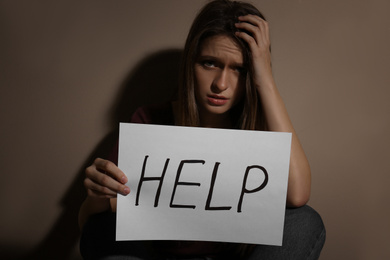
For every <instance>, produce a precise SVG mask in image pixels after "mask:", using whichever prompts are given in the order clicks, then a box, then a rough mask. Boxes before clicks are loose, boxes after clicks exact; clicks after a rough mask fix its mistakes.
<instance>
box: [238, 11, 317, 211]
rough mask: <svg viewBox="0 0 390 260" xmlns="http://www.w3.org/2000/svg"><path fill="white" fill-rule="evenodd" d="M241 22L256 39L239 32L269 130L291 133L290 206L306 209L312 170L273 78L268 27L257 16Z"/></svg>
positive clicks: (244, 17)
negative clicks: (249, 60)
mask: <svg viewBox="0 0 390 260" xmlns="http://www.w3.org/2000/svg"><path fill="white" fill-rule="evenodd" d="M239 21H240V23H237V24H236V27H237V28H239V29H244V30H246V31H248V32H250V33H251V34H252V35H253V36H250V35H249V34H247V33H245V32H237V36H239V37H241V38H242V39H243V40H244V41H246V42H247V43H248V45H249V47H250V49H251V52H252V58H253V66H254V75H253V76H254V83H255V85H256V88H257V90H258V94H259V96H260V99H261V102H262V105H263V110H264V114H265V117H266V122H267V127H268V130H270V131H278V132H290V133H292V143H291V156H290V171H289V179H288V190H287V206H289V207H300V206H303V205H305V204H306V203H307V201H308V200H309V197H310V186H311V173H310V166H309V162H308V160H307V158H306V155H305V153H304V151H303V148H302V146H301V144H300V142H299V139H298V137H297V135H296V133H295V130H294V127H293V125H292V123H291V120H290V117H289V116H288V113H287V110H286V107H285V105H284V102H283V100H282V98H281V96H280V94H279V91H278V89H277V87H276V84H275V81H274V78H273V76H272V69H271V53H270V37H269V27H268V23H267V22H266V21H264V20H263V19H261V18H260V17H258V16H256V15H246V16H242V17H239Z"/></svg>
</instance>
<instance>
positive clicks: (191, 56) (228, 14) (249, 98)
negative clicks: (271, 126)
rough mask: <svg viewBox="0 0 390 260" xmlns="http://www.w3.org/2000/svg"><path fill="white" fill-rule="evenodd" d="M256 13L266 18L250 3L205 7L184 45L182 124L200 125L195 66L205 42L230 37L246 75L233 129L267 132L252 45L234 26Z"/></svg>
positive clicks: (225, 2)
mask: <svg viewBox="0 0 390 260" xmlns="http://www.w3.org/2000/svg"><path fill="white" fill-rule="evenodd" d="M247 14H254V15H257V16H260V17H261V18H263V19H265V18H264V16H263V15H262V14H261V12H260V11H259V10H257V8H256V7H254V6H253V5H251V4H249V3H243V2H238V1H228V0H216V1H212V2H210V3H208V4H206V5H205V6H204V7H203V8H202V9H201V10H200V12H199V13H198V15H197V17H196V18H195V20H194V22H193V24H192V26H191V29H190V31H189V34H188V37H187V41H186V44H185V48H184V52H183V58H182V66H181V73H180V78H179V93H178V101H179V111H180V112H179V118H178V120H179V122H178V124H179V125H183V126H199V125H200V119H199V111H198V106H197V103H196V98H195V75H194V64H195V61H196V59H197V57H198V55H199V52H200V46H201V44H202V42H203V41H204V40H205V39H206V38H208V37H211V36H215V35H226V36H228V37H231V38H232V39H233V40H234V41H235V42H236V43H237V45H238V46H239V47H240V48H241V50H242V54H243V59H244V67H245V69H246V75H245V92H244V93H245V94H244V97H243V99H242V100H241V101H240V102H239V103H238V104H236V105H235V107H234V108H233V109H232V110H231V111H230V115H231V118H232V123H233V126H234V127H235V128H237V129H246V130H255V129H257V130H265V128H266V125H265V119H264V116H263V111H262V106H261V101H260V98H259V96H258V94H257V91H256V88H255V86H254V84H253V76H252V75H253V65H252V60H251V55H252V54H251V52H250V49H249V46H248V45H247V43H246V42H244V41H243V40H242V39H240V38H238V37H237V36H236V35H235V32H236V31H238V29H237V28H236V27H235V25H234V24H235V23H236V22H237V21H238V17H239V16H243V15H247Z"/></svg>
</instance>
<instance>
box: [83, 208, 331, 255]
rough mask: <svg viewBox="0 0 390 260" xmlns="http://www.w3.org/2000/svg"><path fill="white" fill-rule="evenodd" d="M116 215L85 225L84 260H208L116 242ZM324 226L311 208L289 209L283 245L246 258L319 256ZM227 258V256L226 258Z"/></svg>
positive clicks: (148, 245)
mask: <svg viewBox="0 0 390 260" xmlns="http://www.w3.org/2000/svg"><path fill="white" fill-rule="evenodd" d="M115 223H116V215H115V214H114V213H110V212H106V213H101V214H97V215H95V216H92V217H91V218H90V220H89V221H88V222H87V223H86V224H85V226H84V228H83V232H82V236H81V240H80V251H81V254H82V256H83V258H84V259H85V260H89V259H94V260H95V259H99V260H157V259H163V260H176V259H180V260H200V259H203V260H206V259H211V258H207V257H192V258H183V257H174V258H172V257H163V256H161V255H158V254H157V253H156V252H155V250H154V248H153V247H152V243H151V242H144V241H115ZM325 237H326V232H325V227H324V224H323V222H322V219H321V217H320V215H319V214H318V213H317V212H316V211H315V210H314V209H312V208H311V207H309V206H303V207H300V208H294V209H286V216H285V224H284V233H283V245H282V246H267V245H257V246H256V247H255V248H254V250H253V251H252V253H251V254H250V255H249V257H247V258H246V260H258V259H266V260H268V259H272V260H279V259H280V260H281V259H289V260H290V259H291V260H294V259H296V260H304V259H308V260H312V259H318V258H319V256H320V253H321V250H322V247H323V245H324V243H325ZM225 259H226V258H225Z"/></svg>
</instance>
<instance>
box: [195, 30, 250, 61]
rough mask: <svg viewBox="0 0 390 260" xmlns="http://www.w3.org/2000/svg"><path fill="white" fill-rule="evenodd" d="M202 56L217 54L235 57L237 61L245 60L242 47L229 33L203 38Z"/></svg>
mask: <svg viewBox="0 0 390 260" xmlns="http://www.w3.org/2000/svg"><path fill="white" fill-rule="evenodd" d="M199 55H200V56H216V57H221V58H225V57H226V56H229V57H230V58H234V60H235V61H236V62H237V63H242V62H243V55H242V48H241V46H239V45H238V43H237V42H236V41H235V40H234V39H233V38H231V37H229V36H227V35H215V36H211V37H208V38H206V39H204V40H203V42H202V44H201V46H200V51H199Z"/></svg>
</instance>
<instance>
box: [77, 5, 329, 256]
mask: <svg viewBox="0 0 390 260" xmlns="http://www.w3.org/2000/svg"><path fill="white" fill-rule="evenodd" d="M181 69H182V71H181V75H180V84H179V98H178V101H175V102H172V103H169V104H165V105H160V106H152V107H144V108H141V109H139V110H137V112H136V113H135V114H134V115H133V118H132V122H136V123H150V124H168V125H169V124H172V125H183V126H199V127H217V128H237V129H247V130H254V129H256V130H268V131H280V132H291V133H292V145H291V158H290V169H289V180H288V191H287V206H288V208H289V209H287V210H286V218H285V229H284V240H283V246H282V247H272V246H249V245H242V244H229V243H210V242H174V241H172V242H166V243H163V242H152V243H141V242H128V243H125V244H124V243H119V242H117V243H115V242H113V239H114V238H113V237H114V236H113V234H114V232H115V231H114V230H115V229H114V225H113V224H112V223H113V221H114V218H115V215H114V214H112V213H111V214H110V213H106V212H110V211H112V212H114V211H115V208H116V195H117V193H120V194H123V195H128V194H129V193H130V190H129V188H128V187H127V186H126V185H125V184H126V183H127V177H126V175H125V174H124V173H123V172H122V171H121V170H120V169H119V168H118V167H117V166H116V165H115V164H114V163H113V162H111V161H110V160H103V159H99V158H98V159H96V160H95V162H94V163H93V164H92V165H91V166H90V167H88V168H87V169H86V179H85V182H84V185H85V187H86V189H87V191H88V196H87V198H86V200H85V201H84V203H83V205H82V207H81V210H80V217H79V222H80V227H81V228H83V237H82V241H81V249H82V253H83V255H84V257H85V258H88V257H89V256H92V258H95V257H96V258H97V257H102V256H109V257H111V258H107V259H116V258H114V257H128V258H123V259H136V258H132V257H135V256H138V257H139V258H141V259H165V258H164V257H165V256H169V257H170V259H171V258H173V259H175V258H176V257H177V258H183V257H184V258H186V259H197V258H203V259H204V257H211V258H221V259H222V258H223V259H227V258H231V259H316V258H318V256H319V254H320V251H321V248H322V245H323V243H324V241H325V230H324V227H323V224H322V221H321V218H320V217H319V216H318V214H317V213H316V212H315V211H314V210H312V209H311V208H310V207H308V206H304V205H305V204H306V202H307V201H308V200H309V196H310V179H311V175H310V167H309V163H308V161H307V158H306V156H305V153H304V151H303V149H302V146H301V144H300V142H299V140H298V137H297V135H296V133H295V131H294V128H293V125H292V123H291V121H290V118H289V116H288V113H287V111H286V108H285V105H284V103H283V101H282V98H281V96H280V94H279V92H278V89H277V87H276V85H275V81H274V78H273V76H272V69H271V54H270V38H269V27H268V23H267V22H266V21H265V19H264V16H263V15H262V14H261V13H260V12H259V11H258V10H257V9H256V8H255V7H254V6H252V5H250V4H247V3H240V2H230V1H223V0H217V1H213V2H210V3H209V4H207V5H206V6H205V7H204V8H203V9H202V10H201V12H200V13H199V14H198V16H197V17H196V19H195V21H194V23H193V25H192V27H191V29H190V32H189V35H188V38H187V41H186V45H185V49H184V54H183V63H182V67H181ZM112 161H115V159H112ZM128 174H130V173H128ZM294 208H295V209H294ZM98 213H100V214H98ZM109 223H111V225H112V226H110V224H109ZM104 228H107V230H105V231H101V232H100V230H101V229H104ZM101 237H105V239H103V240H102V239H101ZM108 237H110V238H108ZM111 237H112V238H111ZM139 258H138V259H139ZM102 259H103V258H102ZM118 259H122V258H118Z"/></svg>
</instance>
